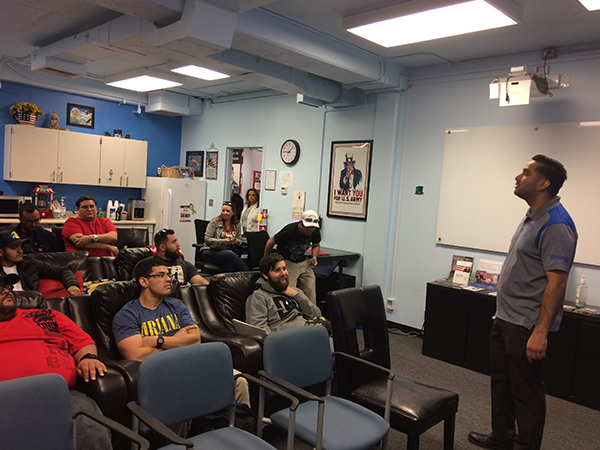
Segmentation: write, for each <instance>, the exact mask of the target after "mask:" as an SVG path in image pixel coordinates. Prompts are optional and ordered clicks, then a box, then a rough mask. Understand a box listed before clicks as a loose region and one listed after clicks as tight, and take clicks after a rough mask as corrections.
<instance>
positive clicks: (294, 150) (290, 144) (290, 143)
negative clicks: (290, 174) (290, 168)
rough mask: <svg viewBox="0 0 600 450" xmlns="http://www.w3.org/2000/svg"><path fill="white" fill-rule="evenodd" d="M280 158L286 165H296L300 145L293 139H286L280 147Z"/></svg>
mask: <svg viewBox="0 0 600 450" xmlns="http://www.w3.org/2000/svg"><path fill="white" fill-rule="evenodd" d="M279 155H280V156H281V160H282V161H283V162H284V163H285V164H287V165H292V164H296V163H297V162H298V160H299V159H300V144H298V142H297V141H295V140H293V139H288V140H287V141H285V142H284V143H283V145H282V146H281V151H280V152H279Z"/></svg>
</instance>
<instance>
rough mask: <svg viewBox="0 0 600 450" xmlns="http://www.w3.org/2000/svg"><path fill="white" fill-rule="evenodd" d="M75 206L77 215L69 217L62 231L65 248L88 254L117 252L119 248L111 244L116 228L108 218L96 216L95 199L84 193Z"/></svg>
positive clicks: (96, 254)
mask: <svg viewBox="0 0 600 450" xmlns="http://www.w3.org/2000/svg"><path fill="white" fill-rule="evenodd" d="M75 206H77V215H78V216H79V217H69V218H68V219H67V221H66V222H65V225H64V227H63V231H62V236H63V239H64V241H65V250H66V251H67V252H75V251H77V250H86V251H88V252H90V256H113V255H116V254H117V253H119V249H118V248H117V247H116V246H114V245H113V244H114V243H115V242H117V239H118V237H119V236H118V234H117V229H116V228H115V226H114V225H113V223H112V222H111V221H110V220H109V219H105V218H101V217H97V215H98V210H97V209H96V199H95V198H94V197H91V196H89V195H84V196H83V197H79V198H78V199H77V201H76V202H75Z"/></svg>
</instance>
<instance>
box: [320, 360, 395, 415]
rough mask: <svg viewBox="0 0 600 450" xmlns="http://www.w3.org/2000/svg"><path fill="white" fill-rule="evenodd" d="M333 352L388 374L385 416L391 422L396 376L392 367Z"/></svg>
mask: <svg viewBox="0 0 600 450" xmlns="http://www.w3.org/2000/svg"><path fill="white" fill-rule="evenodd" d="M332 354H333V355H334V356H342V357H344V358H347V359H351V360H353V361H356V362H359V363H362V364H365V365H367V366H369V367H373V368H374V369H377V370H380V371H382V372H385V373H386V374H387V383H386V394H385V408H384V409H383V418H384V419H385V421H386V422H388V423H389V421H390V416H391V414H392V389H393V387H394V383H393V381H394V377H395V375H394V373H392V371H391V370H390V369H388V368H387V367H383V366H380V365H379V364H375V363H372V362H371V361H366V360H364V359H362V358H358V357H357V356H354V355H349V354H348V353H344V352H333V353H332Z"/></svg>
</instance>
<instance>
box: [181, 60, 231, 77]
mask: <svg viewBox="0 0 600 450" xmlns="http://www.w3.org/2000/svg"><path fill="white" fill-rule="evenodd" d="M170 70H171V72H177V73H180V74H182V75H187V76H188V77H194V78H200V79H201V80H207V81H214V80H222V79H223V78H229V75H227V74H225V73H221V72H217V71H214V70H210V69H207V68H206V67H199V66H195V65H193V64H190V65H189V66H183V67H176V68H172V69H170Z"/></svg>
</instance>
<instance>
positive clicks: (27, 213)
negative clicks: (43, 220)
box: [14, 203, 63, 253]
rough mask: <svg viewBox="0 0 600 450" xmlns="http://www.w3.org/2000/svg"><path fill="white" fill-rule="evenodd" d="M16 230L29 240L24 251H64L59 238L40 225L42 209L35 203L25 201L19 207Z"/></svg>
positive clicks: (24, 246)
mask: <svg viewBox="0 0 600 450" xmlns="http://www.w3.org/2000/svg"><path fill="white" fill-rule="evenodd" d="M14 231H16V232H17V234H18V235H19V236H20V237H22V238H23V239H27V240H28V241H29V242H28V243H27V244H24V245H23V252H24V253H39V252H62V251H63V248H62V246H61V244H60V242H59V241H58V238H57V237H56V236H55V235H54V233H51V232H50V231H48V230H44V229H43V228H42V227H41V226H40V211H39V209H38V207H37V206H35V205H34V204H33V203H24V204H22V205H21V206H20V207H19V225H17V226H16V227H15V228H14Z"/></svg>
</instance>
